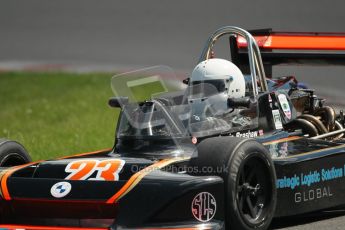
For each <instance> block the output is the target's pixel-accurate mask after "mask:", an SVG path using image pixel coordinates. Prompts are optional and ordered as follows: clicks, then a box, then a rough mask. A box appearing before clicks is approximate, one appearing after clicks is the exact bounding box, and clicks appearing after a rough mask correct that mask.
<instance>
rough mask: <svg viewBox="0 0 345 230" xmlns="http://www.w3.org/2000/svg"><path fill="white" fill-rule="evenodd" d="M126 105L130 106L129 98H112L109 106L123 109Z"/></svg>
mask: <svg viewBox="0 0 345 230" xmlns="http://www.w3.org/2000/svg"><path fill="white" fill-rule="evenodd" d="M125 104H128V97H111V98H109V101H108V105H109V106H110V107H112V108H121V106H122V105H125Z"/></svg>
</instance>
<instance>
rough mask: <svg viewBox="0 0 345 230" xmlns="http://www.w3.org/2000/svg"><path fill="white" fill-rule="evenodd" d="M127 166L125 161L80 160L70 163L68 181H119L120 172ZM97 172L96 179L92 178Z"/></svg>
mask: <svg viewBox="0 0 345 230" xmlns="http://www.w3.org/2000/svg"><path fill="white" fill-rule="evenodd" d="M124 165H125V161H124V160H120V159H110V160H102V161H99V160H79V161H72V162H70V163H69V164H68V165H67V166H66V168H65V172H66V173H69V175H68V176H67V177H66V178H65V179H66V180H105V181H117V180H119V172H120V171H121V170H122V168H123V166H124ZM95 172H96V174H95V176H94V177H91V176H92V175H93V174H94V173H95Z"/></svg>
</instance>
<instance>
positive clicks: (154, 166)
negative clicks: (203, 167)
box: [107, 157, 189, 204]
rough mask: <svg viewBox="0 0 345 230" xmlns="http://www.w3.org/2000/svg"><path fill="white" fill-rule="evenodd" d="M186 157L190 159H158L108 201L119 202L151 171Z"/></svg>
mask: <svg viewBox="0 0 345 230" xmlns="http://www.w3.org/2000/svg"><path fill="white" fill-rule="evenodd" d="M185 159H189V158H187V157H176V158H172V159H164V160H161V161H158V162H156V163H154V164H152V165H150V166H148V167H146V168H144V169H143V170H141V171H139V172H137V173H135V174H134V175H133V176H131V178H129V180H128V181H127V182H126V183H125V184H124V186H122V188H121V189H120V190H119V191H118V192H116V193H115V195H113V196H112V197H110V198H109V199H108V200H107V203H108V204H110V203H114V202H117V201H118V200H120V199H121V198H122V197H123V196H125V195H126V194H127V193H128V192H130V191H131V190H132V189H133V188H134V187H135V186H136V185H137V184H138V183H139V182H140V181H141V180H142V179H143V178H144V177H145V176H146V175H147V174H149V173H150V172H152V171H154V170H156V169H161V168H163V167H165V166H168V165H170V164H172V163H176V162H179V161H182V160H185Z"/></svg>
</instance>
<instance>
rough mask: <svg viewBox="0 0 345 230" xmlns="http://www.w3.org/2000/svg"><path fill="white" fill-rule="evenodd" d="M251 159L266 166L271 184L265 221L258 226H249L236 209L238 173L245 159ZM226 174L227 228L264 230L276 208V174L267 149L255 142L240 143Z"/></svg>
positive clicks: (231, 158) (234, 151)
mask: <svg viewBox="0 0 345 230" xmlns="http://www.w3.org/2000/svg"><path fill="white" fill-rule="evenodd" d="M251 157H257V158H258V159H261V160H262V162H263V163H264V164H265V165H266V166H267V170H268V172H269V173H270V178H269V179H270V182H271V184H272V198H271V201H270V205H269V208H268V210H267V216H266V219H265V220H263V221H262V222H261V223H260V224H259V225H249V224H248V223H246V221H245V220H244V219H243V218H242V216H241V212H240V210H239V209H238V204H237V185H238V180H239V173H240V170H241V169H242V167H243V166H244V164H245V162H246V160H247V159H249V158H251ZM227 168H228V173H227V178H225V180H224V182H225V194H226V195H225V200H226V206H227V208H226V210H227V211H226V220H227V225H228V227H229V226H231V227H234V229H246V230H252V229H258V230H264V229H267V228H268V227H269V224H270V223H271V220H272V218H273V216H274V212H275V207H276V202H277V200H276V197H277V194H276V193H277V191H276V185H275V183H276V173H275V168H274V165H273V162H272V159H271V157H270V155H269V153H268V151H267V149H266V148H265V147H264V146H263V145H261V144H260V143H258V142H256V141H255V140H251V139H248V140H246V141H243V142H241V143H240V144H239V145H238V146H237V148H235V149H234V150H233V151H232V152H231V154H230V158H229V161H228V163H227Z"/></svg>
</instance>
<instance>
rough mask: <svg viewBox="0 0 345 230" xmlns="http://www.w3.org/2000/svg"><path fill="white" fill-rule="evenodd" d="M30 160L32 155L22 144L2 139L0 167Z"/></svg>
mask: <svg viewBox="0 0 345 230" xmlns="http://www.w3.org/2000/svg"><path fill="white" fill-rule="evenodd" d="M30 162H31V157H30V155H29V154H28V152H27V151H26V150H25V148H24V147H23V146H22V145H21V144H19V143H18V142H16V141H11V140H7V139H0V167H12V166H17V165H22V164H27V163H30Z"/></svg>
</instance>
